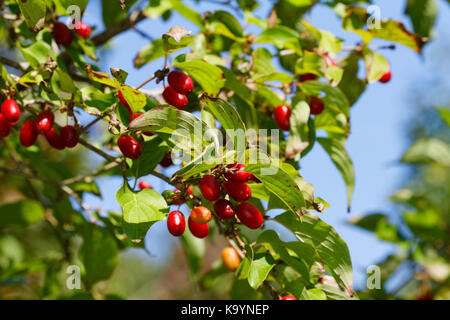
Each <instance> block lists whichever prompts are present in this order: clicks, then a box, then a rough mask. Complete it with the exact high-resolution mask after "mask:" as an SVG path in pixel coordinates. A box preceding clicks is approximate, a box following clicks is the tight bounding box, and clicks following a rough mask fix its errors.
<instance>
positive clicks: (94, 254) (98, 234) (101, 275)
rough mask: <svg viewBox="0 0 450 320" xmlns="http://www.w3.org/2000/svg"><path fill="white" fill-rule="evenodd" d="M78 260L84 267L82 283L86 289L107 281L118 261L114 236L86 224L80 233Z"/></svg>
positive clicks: (103, 229) (102, 229)
mask: <svg viewBox="0 0 450 320" xmlns="http://www.w3.org/2000/svg"><path fill="white" fill-rule="evenodd" d="M82 235H83V245H82V246H81V249H80V259H81V261H82V262H83V265H84V275H83V278H82V279H83V282H84V284H85V285H86V287H87V289H89V288H91V287H92V285H93V284H94V283H96V282H98V281H100V280H105V279H108V278H109V277H110V276H111V274H112V273H113V271H114V269H115V268H116V265H117V262H118V261H119V255H118V253H119V250H118V248H117V243H116V240H115V238H114V236H113V235H112V234H111V233H110V232H109V231H108V229H106V228H102V227H99V226H97V225H94V224H87V225H86V228H85V230H83V232H82Z"/></svg>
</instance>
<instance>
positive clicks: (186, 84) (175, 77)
mask: <svg viewBox="0 0 450 320" xmlns="http://www.w3.org/2000/svg"><path fill="white" fill-rule="evenodd" d="M167 82H169V85H170V86H171V87H172V88H173V89H174V90H175V91H176V92H178V93H181V94H190V93H191V92H192V89H194V83H193V82H192V79H191V77H189V76H188V75H187V74H186V73H184V72H181V71H172V72H171V73H169V75H168V76H167Z"/></svg>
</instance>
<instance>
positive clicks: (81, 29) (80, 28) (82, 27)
mask: <svg viewBox="0 0 450 320" xmlns="http://www.w3.org/2000/svg"><path fill="white" fill-rule="evenodd" d="M75 32H76V33H77V34H78V35H79V36H80V37H82V38H84V39H87V38H89V37H90V36H91V32H92V30H91V27H90V26H89V25H88V24H87V23H84V22H81V21H80V22H78V24H77V26H76V27H75Z"/></svg>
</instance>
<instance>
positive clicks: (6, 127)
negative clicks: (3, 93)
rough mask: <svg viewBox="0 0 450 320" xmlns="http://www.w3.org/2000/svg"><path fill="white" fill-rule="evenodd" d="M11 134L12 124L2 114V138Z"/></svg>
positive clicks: (0, 130) (0, 127)
mask: <svg viewBox="0 0 450 320" xmlns="http://www.w3.org/2000/svg"><path fill="white" fill-rule="evenodd" d="M10 132H11V124H10V123H9V122H8V120H6V118H5V117H4V116H3V114H1V113H0V138H5V137H7V136H9V134H10Z"/></svg>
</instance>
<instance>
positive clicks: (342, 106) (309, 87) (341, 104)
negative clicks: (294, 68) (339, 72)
mask: <svg viewBox="0 0 450 320" xmlns="http://www.w3.org/2000/svg"><path fill="white" fill-rule="evenodd" d="M300 88H301V90H302V91H303V92H304V93H305V94H307V95H309V96H317V97H318V96H320V93H322V92H323V93H325V97H322V98H321V99H322V100H323V101H324V102H325V104H326V105H327V107H336V108H337V109H338V110H339V111H341V112H342V113H343V114H344V115H345V116H346V117H347V118H348V117H349V116H350V103H349V102H348V100H347V98H346V96H345V95H344V94H343V93H342V91H341V90H340V89H339V88H336V87H332V86H331V85H329V84H328V83H325V82H322V81H306V82H303V83H302V84H301V86H300Z"/></svg>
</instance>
